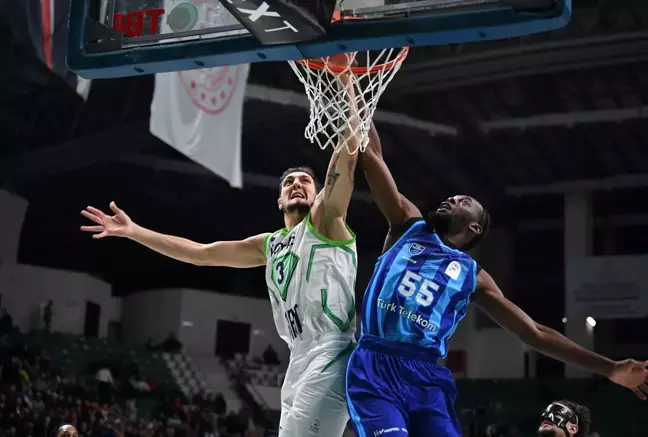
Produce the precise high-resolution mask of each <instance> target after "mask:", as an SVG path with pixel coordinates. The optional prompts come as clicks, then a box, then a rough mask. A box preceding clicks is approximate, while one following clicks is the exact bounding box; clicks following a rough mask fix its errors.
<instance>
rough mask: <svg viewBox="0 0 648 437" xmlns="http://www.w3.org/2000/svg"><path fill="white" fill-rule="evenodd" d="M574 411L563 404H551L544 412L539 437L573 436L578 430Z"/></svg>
mask: <svg viewBox="0 0 648 437" xmlns="http://www.w3.org/2000/svg"><path fill="white" fill-rule="evenodd" d="M574 414H575V413H574V412H573V411H571V410H570V409H569V408H568V407H566V406H564V405H562V404H558V403H555V404H551V405H550V406H548V407H547V409H546V410H545V412H544V413H543V414H542V417H541V419H540V420H541V422H540V426H539V427H538V437H573V436H574V435H576V433H577V432H578V425H577V424H576V423H573V422H578V420H577V419H575V418H574V417H575V416H574Z"/></svg>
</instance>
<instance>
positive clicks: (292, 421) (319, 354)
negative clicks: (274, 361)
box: [279, 334, 355, 437]
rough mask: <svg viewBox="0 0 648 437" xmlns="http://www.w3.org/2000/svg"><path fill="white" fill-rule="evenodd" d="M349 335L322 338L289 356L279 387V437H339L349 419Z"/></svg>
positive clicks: (353, 340) (350, 346) (350, 342)
mask: <svg viewBox="0 0 648 437" xmlns="http://www.w3.org/2000/svg"><path fill="white" fill-rule="evenodd" d="M354 348H355V339H354V337H353V336H352V335H349V336H340V335H339V334H335V335H334V336H332V337H331V336H326V337H325V338H320V339H319V341H318V342H316V343H312V344H310V345H308V346H307V348H305V351H304V352H303V353H300V354H296V353H294V352H293V353H292V354H291V356H290V364H288V370H287V371H286V379H285V380H284V383H283V386H282V388H281V421H280V422H279V437H307V436H312V437H314V436H318V437H342V434H343V433H344V428H345V426H346V424H347V422H348V420H349V414H348V412H347V403H346V383H345V379H346V368H347V363H348V361H349V356H350V355H351V352H352V351H353V349H354Z"/></svg>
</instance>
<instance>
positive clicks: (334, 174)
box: [326, 156, 340, 196]
mask: <svg viewBox="0 0 648 437" xmlns="http://www.w3.org/2000/svg"><path fill="white" fill-rule="evenodd" d="M339 158H340V157H339V156H336V157H335V161H333V163H331V169H330V170H329V172H328V176H327V177H326V186H327V187H328V190H327V195H328V196H330V195H331V192H332V189H333V187H334V186H335V184H336V183H337V181H338V179H339V178H340V172H338V169H337V162H338V159H339Z"/></svg>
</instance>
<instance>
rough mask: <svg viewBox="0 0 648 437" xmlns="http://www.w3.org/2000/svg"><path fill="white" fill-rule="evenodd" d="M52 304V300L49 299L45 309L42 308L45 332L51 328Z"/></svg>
mask: <svg viewBox="0 0 648 437" xmlns="http://www.w3.org/2000/svg"><path fill="white" fill-rule="evenodd" d="M53 306H54V302H52V301H51V300H50V301H49V302H47V305H45V309H44V310H43V323H44V324H45V330H46V331H47V332H50V330H51V328H52V316H53V309H52V307H53Z"/></svg>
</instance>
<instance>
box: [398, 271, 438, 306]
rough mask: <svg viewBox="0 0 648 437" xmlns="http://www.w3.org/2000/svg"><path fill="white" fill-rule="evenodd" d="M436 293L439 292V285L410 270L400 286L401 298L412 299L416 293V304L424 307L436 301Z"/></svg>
mask: <svg viewBox="0 0 648 437" xmlns="http://www.w3.org/2000/svg"><path fill="white" fill-rule="evenodd" d="M434 291H439V286H438V285H437V284H435V283H434V282H432V281H428V280H427V279H424V278H423V277H422V276H421V275H419V274H416V273H414V272H412V271H410V270H408V271H407V272H405V276H403V279H401V282H400V285H399V286H398V292H399V293H400V295H401V296H404V297H410V296H413V295H414V294H415V293H416V298H415V300H416V303H417V304H419V305H421V306H424V307H427V306H430V305H431V304H432V302H433V301H434V294H433V292H434Z"/></svg>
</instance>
